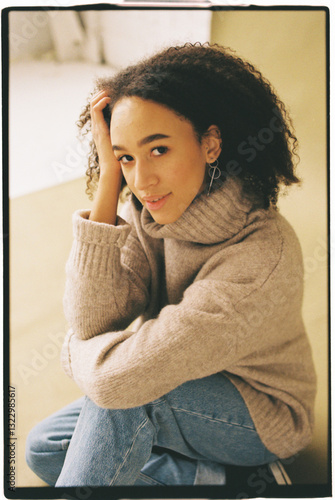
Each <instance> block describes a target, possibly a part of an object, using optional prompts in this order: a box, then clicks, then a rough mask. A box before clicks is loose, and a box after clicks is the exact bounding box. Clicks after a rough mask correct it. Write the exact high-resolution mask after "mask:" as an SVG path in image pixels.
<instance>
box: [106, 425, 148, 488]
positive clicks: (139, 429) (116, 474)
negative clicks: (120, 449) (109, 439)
mask: <svg viewBox="0 0 335 500" xmlns="http://www.w3.org/2000/svg"><path fill="white" fill-rule="evenodd" d="M146 423H147V420H143V422H142V423H141V424H140V425H139V426H138V428H137V429H136V432H135V434H134V439H133V442H132V444H131V446H130V447H129V448H128V450H127V453H126V455H125V457H124V459H123V461H122V463H121V464H120V466H119V468H118V470H117V471H116V472H115V474H114V477H113V479H112V480H111V481H110V483H109V486H112V485H113V483H114V482H115V480H116V479H117V477H118V475H119V474H120V471H121V469H122V467H123V466H124V464H125V462H126V460H127V458H128V456H129V454H130V452H131V451H132V449H133V448H134V445H135V441H136V438H137V436H138V434H139V433H140V431H141V429H142V428H143V427H144V426H145V424H146Z"/></svg>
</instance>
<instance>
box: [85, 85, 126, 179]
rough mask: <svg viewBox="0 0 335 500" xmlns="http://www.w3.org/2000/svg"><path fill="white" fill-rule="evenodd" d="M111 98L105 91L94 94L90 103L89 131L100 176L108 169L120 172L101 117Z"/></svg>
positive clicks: (107, 129)
mask: <svg viewBox="0 0 335 500" xmlns="http://www.w3.org/2000/svg"><path fill="white" fill-rule="evenodd" d="M110 101H111V98H110V97H108V94H107V92H106V91H105V90H101V91H100V92H98V93H97V94H95V95H94V96H93V97H92V99H91V103H90V110H91V131H92V136H93V140H94V143H95V145H96V148H97V152H98V156H99V166H100V176H101V174H104V173H106V172H107V171H108V170H109V169H110V168H114V169H117V170H120V168H121V167H120V163H119V162H118V161H117V159H116V157H115V155H114V152H113V149H112V143H111V138H110V131H109V127H108V125H107V123H106V121H105V118H104V115H103V109H104V108H105V107H106V106H108V104H109V103H110Z"/></svg>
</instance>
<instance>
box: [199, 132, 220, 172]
mask: <svg viewBox="0 0 335 500" xmlns="http://www.w3.org/2000/svg"><path fill="white" fill-rule="evenodd" d="M203 145H204V147H205V150H206V161H207V163H213V161H215V160H217V158H218V157H219V156H220V153H221V151H222V139H221V132H220V129H219V127H217V126H216V125H211V126H210V127H209V128H208V130H207V131H206V132H205V134H204V136H203Z"/></svg>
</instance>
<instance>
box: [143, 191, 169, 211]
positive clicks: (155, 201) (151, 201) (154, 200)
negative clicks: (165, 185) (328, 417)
mask: <svg viewBox="0 0 335 500" xmlns="http://www.w3.org/2000/svg"><path fill="white" fill-rule="evenodd" d="M170 195H171V193H168V194H165V195H161V196H159V195H156V196H145V197H144V198H143V201H144V202H145V204H146V206H147V208H148V210H159V209H160V208H162V207H163V206H164V205H165V203H166V202H167V200H168V198H169V197H170Z"/></svg>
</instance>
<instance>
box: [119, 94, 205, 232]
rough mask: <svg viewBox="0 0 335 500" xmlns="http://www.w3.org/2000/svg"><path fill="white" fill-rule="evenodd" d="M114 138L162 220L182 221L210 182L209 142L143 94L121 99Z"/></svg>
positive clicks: (139, 192) (132, 183)
mask: <svg viewBox="0 0 335 500" xmlns="http://www.w3.org/2000/svg"><path fill="white" fill-rule="evenodd" d="M110 130H111V141H112V146H113V150H114V154H115V156H116V158H117V159H118V160H119V161H120V162H121V167H122V172H123V175H124V177H125V179H126V182H127V184H128V186H129V188H130V189H131V191H132V192H133V193H134V195H135V196H136V197H137V198H138V199H139V201H140V202H141V203H142V204H143V205H144V206H145V207H146V208H147V209H148V211H149V212H150V214H151V216H152V217H153V219H154V220H155V221H156V222H158V223H159V224H169V223H171V222H174V221H176V220H177V219H178V218H179V217H180V216H181V215H182V214H183V212H184V211H185V210H186V209H187V207H188V206H189V205H190V204H191V202H192V200H193V199H194V198H195V196H196V195H197V194H198V193H199V192H200V191H202V189H203V188H204V184H205V171H206V163H207V161H210V158H209V157H208V155H209V153H208V150H209V146H208V143H207V141H206V140H203V141H202V142H201V144H200V143H199V141H198V139H197V137H196V135H195V131H194V128H193V126H192V125H191V123H190V122H189V121H187V120H186V119H183V118H181V117H179V116H178V115H177V114H176V113H174V112H173V111H171V110H170V109H168V108H166V107H164V106H162V105H160V104H157V103H155V102H153V101H148V100H144V99H140V98H138V97H125V98H122V99H121V100H120V101H118V102H117V103H116V105H115V107H114V109H113V114H112V118H111V127H110Z"/></svg>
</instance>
